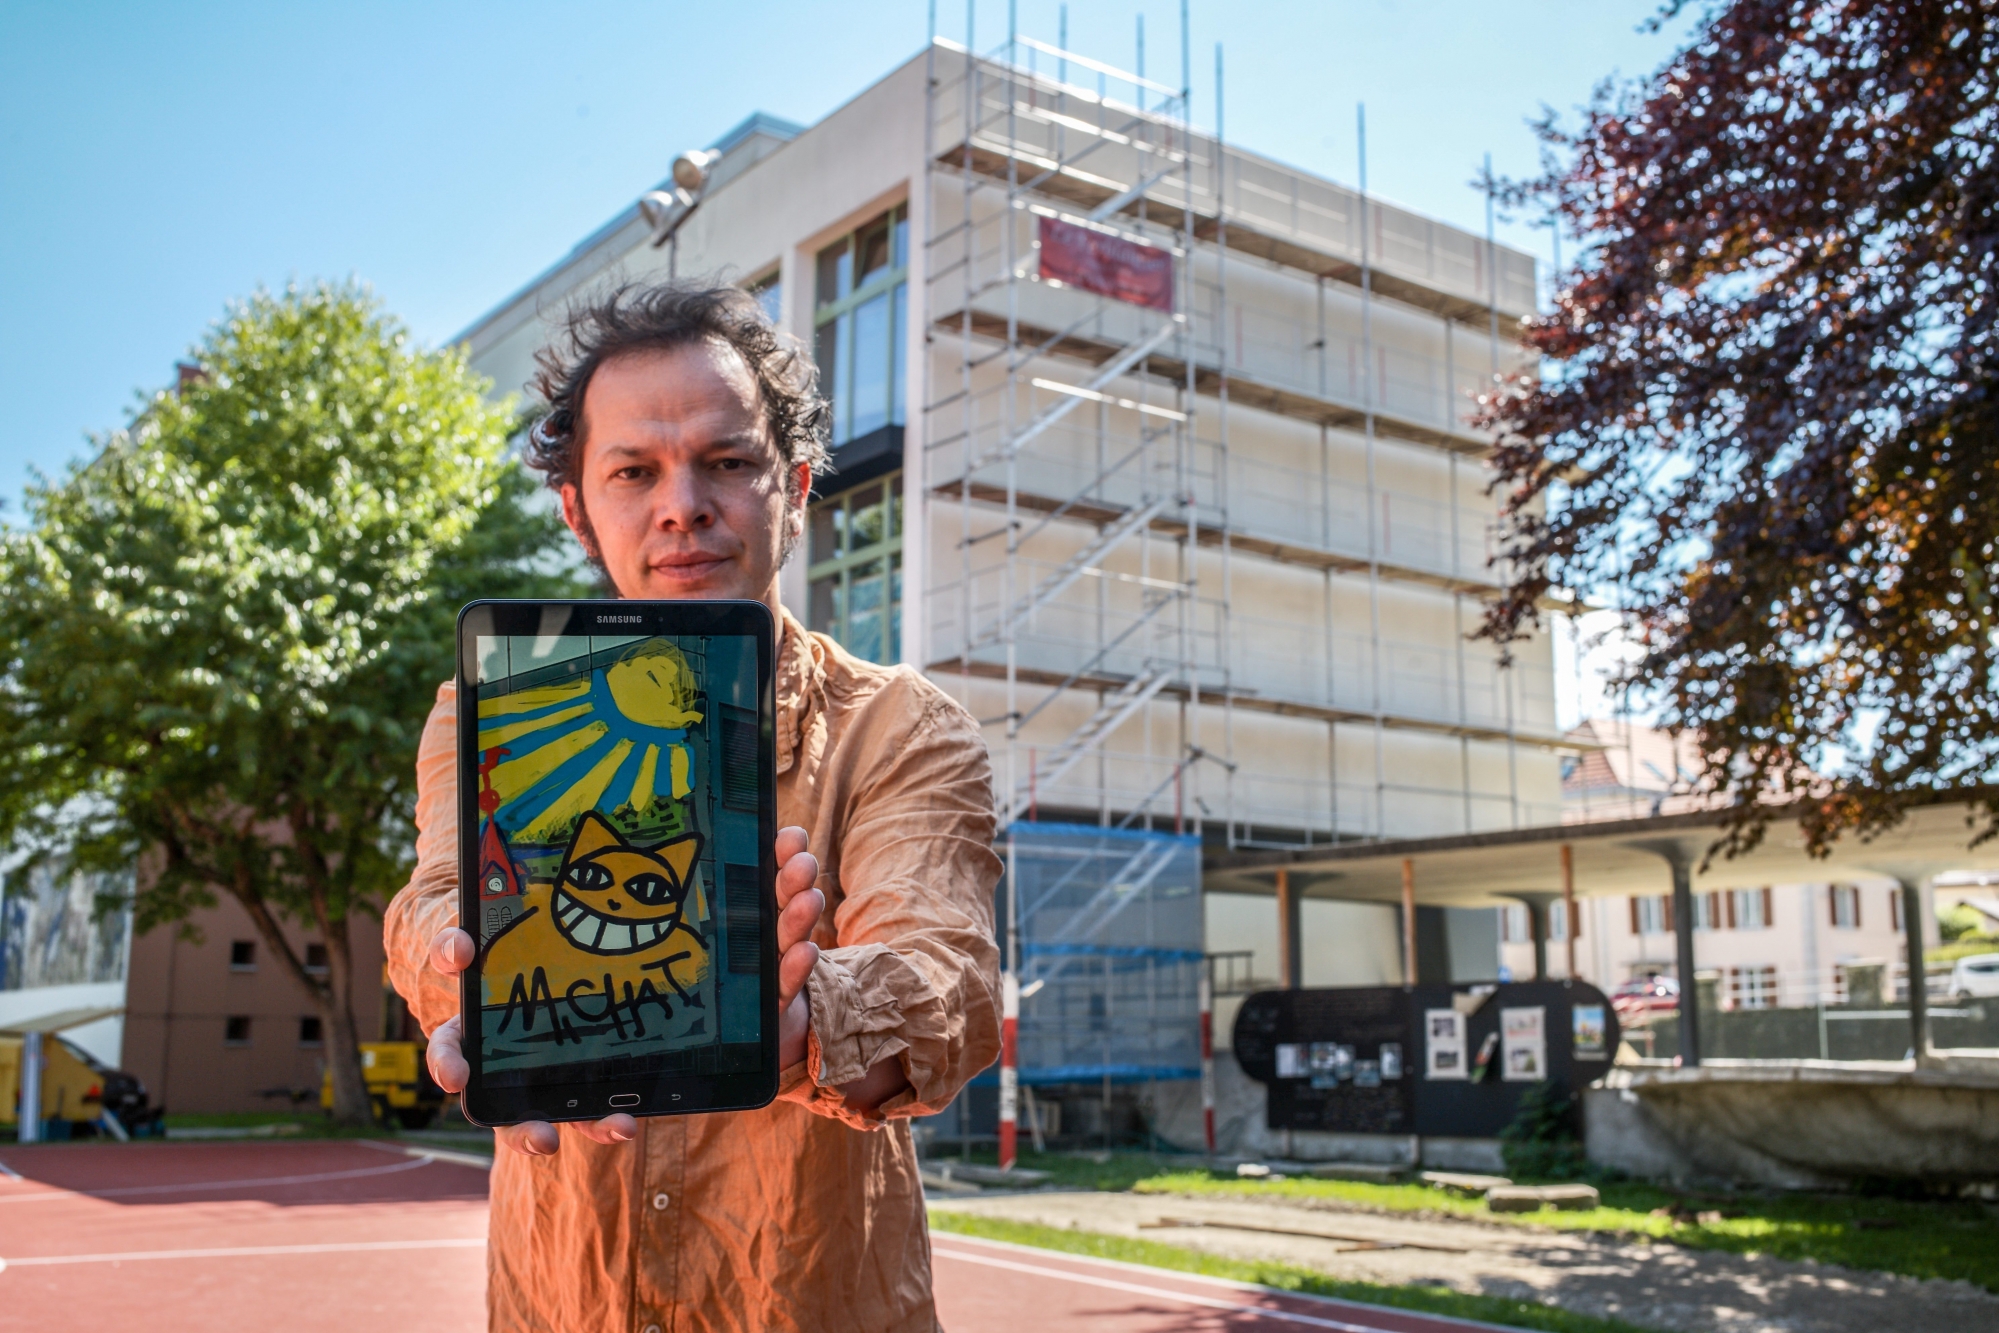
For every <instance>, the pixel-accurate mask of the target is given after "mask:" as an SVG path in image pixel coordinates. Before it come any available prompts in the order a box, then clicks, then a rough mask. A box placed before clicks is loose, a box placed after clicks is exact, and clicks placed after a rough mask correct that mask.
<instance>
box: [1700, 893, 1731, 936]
mask: <svg viewBox="0 0 1999 1333" xmlns="http://www.w3.org/2000/svg"><path fill="white" fill-rule="evenodd" d="M1725 901H1726V899H1725V898H1724V896H1723V895H1722V894H1719V893H1697V894H1695V895H1694V929H1695V930H1721V929H1723V928H1724V927H1726V926H1727V925H1728V908H1727V907H1726V906H1724V903H1725Z"/></svg>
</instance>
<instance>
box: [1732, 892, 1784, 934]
mask: <svg viewBox="0 0 1999 1333" xmlns="http://www.w3.org/2000/svg"><path fill="white" fill-rule="evenodd" d="M1728 899H1729V901H1728V924H1729V928H1730V929H1732V930H1767V929H1768V928H1769V927H1770V926H1771V925H1772V924H1773V922H1772V920H1771V916H1772V913H1771V910H1770V909H1771V902H1770V890H1768V889H1732V890H1730V891H1729V895H1728Z"/></svg>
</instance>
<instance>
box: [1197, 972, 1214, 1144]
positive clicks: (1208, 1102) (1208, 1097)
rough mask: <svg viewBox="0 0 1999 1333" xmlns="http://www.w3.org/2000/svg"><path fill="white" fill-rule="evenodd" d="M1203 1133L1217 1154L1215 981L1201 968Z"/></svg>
mask: <svg viewBox="0 0 1999 1333" xmlns="http://www.w3.org/2000/svg"><path fill="white" fill-rule="evenodd" d="M1200 994H1201V1134H1202V1137H1203V1138H1204V1140H1205V1141H1206V1142H1207V1145H1208V1156H1210V1157H1213V1156H1214V1155H1215V981H1214V978H1213V977H1212V976H1210V975H1209V974H1208V969H1207V967H1206V965H1205V963H1204V964H1203V966H1202V968H1201V990H1200Z"/></svg>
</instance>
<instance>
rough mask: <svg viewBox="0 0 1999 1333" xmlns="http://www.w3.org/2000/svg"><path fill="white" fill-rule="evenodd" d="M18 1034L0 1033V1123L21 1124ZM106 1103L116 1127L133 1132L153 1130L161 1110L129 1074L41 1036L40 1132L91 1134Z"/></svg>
mask: <svg viewBox="0 0 1999 1333" xmlns="http://www.w3.org/2000/svg"><path fill="white" fill-rule="evenodd" d="M24 1044H25V1043H24V1042H23V1040H22V1037H21V1034H20V1033H18V1032H5V1033H0V1125H15V1126H18V1125H19V1124H20V1123H21V1050H22V1047H23V1045H24ZM107 1104H108V1105H110V1106H111V1107H112V1108H113V1110H114V1111H115V1113H116V1114H117V1116H118V1119H119V1127H120V1128H122V1129H124V1130H126V1131H128V1132H130V1133H133V1134H147V1133H157V1132H158V1121H159V1118H160V1112H159V1109H158V1108H157V1107H152V1106H149V1105H148V1104H147V1100H146V1089H145V1087H144V1085H143V1084H141V1083H140V1082H139V1080H137V1079H135V1078H133V1077H132V1076H131V1075H130V1074H127V1073H124V1072H122V1071H120V1070H116V1069H107V1068H105V1067H104V1066H103V1065H100V1064H99V1063H97V1061H95V1060H93V1059H91V1058H90V1056H88V1055H87V1054H85V1053H84V1052H83V1051H82V1050H81V1049H80V1048H78V1047H76V1046H73V1045H71V1044H70V1043H69V1042H68V1041H65V1040H64V1039H63V1038H62V1037H60V1036H56V1035H53V1034H45V1035H44V1036H43V1037H42V1134H41V1137H42V1138H44V1139H58V1140H59V1139H67V1138H72V1137H76V1136H79V1135H87V1134H95V1133H98V1132H99V1127H100V1126H101V1125H102V1124H103V1123H104V1109H105V1107H106V1105H107Z"/></svg>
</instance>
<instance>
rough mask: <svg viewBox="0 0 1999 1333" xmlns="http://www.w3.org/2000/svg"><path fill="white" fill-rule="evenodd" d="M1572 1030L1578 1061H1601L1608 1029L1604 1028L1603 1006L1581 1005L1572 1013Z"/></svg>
mask: <svg viewBox="0 0 1999 1333" xmlns="http://www.w3.org/2000/svg"><path fill="white" fill-rule="evenodd" d="M1570 1026H1571V1028H1572V1029H1573V1034H1574V1047H1573V1049H1574V1052H1575V1056H1576V1058H1577V1059H1578V1060H1600V1059H1602V1058H1603V1055H1604V1043H1605V1041H1606V1039H1607V1037H1608V1029H1607V1028H1606V1027H1605V1026H1604V1014H1603V1006H1602V1005H1600V1004H1579V1005H1577V1006H1575V1008H1574V1009H1573V1010H1572V1011H1571V1023H1570Z"/></svg>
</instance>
